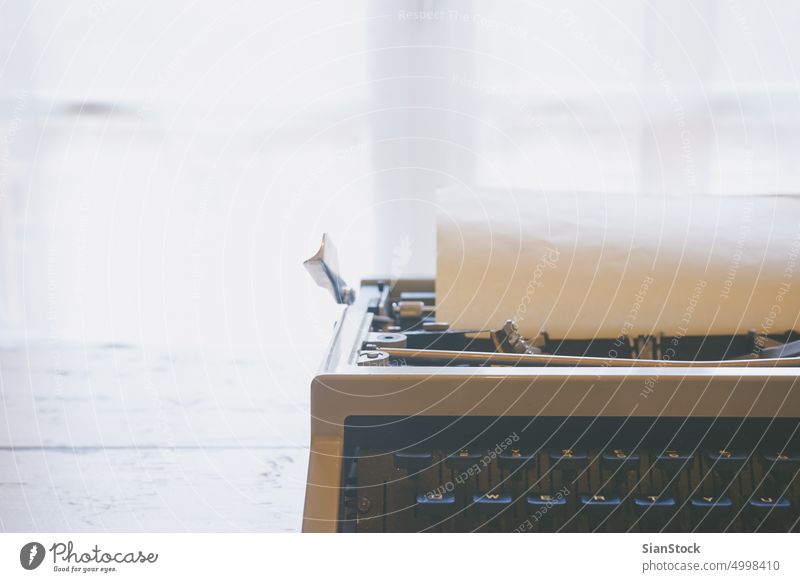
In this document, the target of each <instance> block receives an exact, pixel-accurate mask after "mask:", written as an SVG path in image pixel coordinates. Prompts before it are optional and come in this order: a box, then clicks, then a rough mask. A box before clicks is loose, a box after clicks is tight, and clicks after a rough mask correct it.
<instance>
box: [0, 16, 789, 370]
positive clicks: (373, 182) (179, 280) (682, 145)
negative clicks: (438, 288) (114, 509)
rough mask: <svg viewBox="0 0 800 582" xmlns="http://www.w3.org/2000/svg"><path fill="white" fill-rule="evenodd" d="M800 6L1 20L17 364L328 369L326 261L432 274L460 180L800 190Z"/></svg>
mask: <svg viewBox="0 0 800 582" xmlns="http://www.w3.org/2000/svg"><path fill="white" fill-rule="evenodd" d="M799 28H800V6H798V5H797V3H795V2H791V1H788V0H784V1H770V2H766V1H760V0H752V1H744V0H734V1H718V2H714V1H710V0H701V1H694V2H687V1H679V2H639V1H634V0H615V1H611V2H609V1H602V2H601V1H599V0H598V1H588V0H582V1H578V2H571V3H568V4H564V3H561V2H533V1H530V2H523V1H512V2H502V3H498V2H489V1H479V0H473V1H464V2H455V1H437V0H417V1H412V0H405V1H401V2H388V1H387V2H384V1H374V2H365V1H353V2H347V3H329V2H273V1H250V0H231V1H229V2H225V3H219V2H208V1H184V2H177V1H175V2H172V1H167V2H164V1H161V2H146V1H145V2H132V1H123V0H75V1H73V2H69V3H64V2H58V1H56V0H43V1H39V2H28V1H23V0H11V1H8V2H5V3H3V4H2V6H0V330H2V336H3V337H4V338H6V339H8V341H11V342H14V341H20V340H25V341H27V340H31V339H42V338H44V339H53V340H58V341H62V340H63V341H76V342H86V343H95V342H121V343H136V344H146V345H159V346H164V345H169V346H188V347H193V346H210V347H215V348H218V347H225V348H230V349H240V348H251V347H257V348H259V349H263V350H266V351H269V350H271V349H273V348H274V349H278V348H279V347H281V346H283V347H286V345H287V342H288V344H289V347H291V348H292V349H293V350H294V351H295V352H297V351H298V348H304V347H307V346H312V345H313V346H315V349H314V350H310V353H311V355H310V356H309V360H308V361H309V363H314V365H315V362H316V361H317V359H318V356H319V350H320V349H321V348H320V346H322V345H324V343H325V342H326V341H327V339H328V337H329V331H330V326H331V324H332V322H333V318H334V316H335V310H334V308H333V306H332V305H331V304H330V301H329V300H328V298H327V297H326V296H325V294H324V292H322V291H321V290H317V289H314V288H313V286H312V284H311V280H310V278H308V277H307V276H306V274H305V273H304V271H303V270H302V268H301V266H300V263H301V261H302V259H303V258H305V257H306V256H309V255H310V254H311V253H312V252H313V251H314V250H315V246H316V245H317V244H318V242H319V237H320V235H321V233H322V232H323V231H328V232H331V233H332V235H333V237H334V239H335V240H336V241H337V243H338V246H339V247H340V262H341V263H342V266H343V269H344V271H345V275H346V278H348V279H349V280H350V281H351V282H356V281H357V279H358V278H360V277H363V276H369V275H375V274H380V275H391V276H395V277H396V276H398V275H406V276H414V275H428V276H432V275H433V268H434V260H435V248H434V221H433V210H434V207H435V198H434V192H435V189H436V188H437V187H439V186H445V185H448V184H452V183H455V182H458V183H464V184H467V185H488V186H496V187H504V186H508V187H512V186H513V187H523V188H529V189H532V190H573V189H575V190H588V191H626V192H630V193H631V195H644V196H663V195H667V196H674V195H689V194H692V193H698V192H702V193H706V192H722V193H730V194H737V193H744V192H798V191H800V167H798V164H797V163H796V160H797V157H798V154H800V132H798V129H800V107H799V106H798V105H799V102H798V82H797V67H798V63H797V62H796V57H797V56H798V55H799V54H800V36H798V35H797V30H798V29H799Z"/></svg>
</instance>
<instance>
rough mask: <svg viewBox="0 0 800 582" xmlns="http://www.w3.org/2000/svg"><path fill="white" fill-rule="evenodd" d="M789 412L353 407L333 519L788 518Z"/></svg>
mask: <svg viewBox="0 0 800 582" xmlns="http://www.w3.org/2000/svg"><path fill="white" fill-rule="evenodd" d="M798 428H800V420H798V419H761V418H747V419H741V418H739V419H736V418H717V419H714V418H658V419H656V418H641V417H639V418H627V419H626V418H615V417H569V418H556V417H537V418H523V417H507V418H487V417H461V418H455V417H454V418H449V417H414V418H397V417H358V418H350V419H348V423H347V426H346V427H345V460H344V463H343V465H342V466H343V470H342V487H341V506H340V518H341V519H340V530H341V531H345V532H348V531H359V532H361V531H363V532H383V531H389V532H410V531H439V532H468V531H503V532H556V531H570V532H590V531H606V532H626V531H637V532H657V531H714V532H717V531H730V532H742V531H764V532H767V531H780V532H786V531H797V530H798V521H799V520H800V479H798V478H797V474H798V470H800V431H798Z"/></svg>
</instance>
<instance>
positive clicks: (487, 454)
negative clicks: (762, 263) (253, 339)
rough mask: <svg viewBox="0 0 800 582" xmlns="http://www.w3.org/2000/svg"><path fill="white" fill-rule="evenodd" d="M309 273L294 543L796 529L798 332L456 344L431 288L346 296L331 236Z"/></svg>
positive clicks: (422, 285) (465, 338) (515, 337)
mask: <svg viewBox="0 0 800 582" xmlns="http://www.w3.org/2000/svg"><path fill="white" fill-rule="evenodd" d="M305 264H306V267H307V268H308V270H309V271H310V272H311V274H312V275H313V276H314V278H315V279H316V281H317V282H318V283H319V284H321V285H323V286H325V287H327V288H328V289H329V290H330V291H331V292H332V293H333V296H334V297H335V299H336V301H337V302H339V303H341V304H342V312H341V318H340V320H339V321H338V324H337V326H336V328H335V333H334V337H333V340H332V343H331V345H330V349H329V351H328V353H327V357H326V359H325V361H324V363H323V366H322V370H321V372H320V373H319V374H318V375H317V376H316V377H315V378H314V380H313V382H312V385H311V454H310V464H309V471H308V484H307V489H306V499H305V511H304V518H303V531H307V532H471V531H480V532H560V531H565V532H629V531H630V532H661V531H665V532H670V531H672V532H688V531H715V532H723V531H725V532H762V531H778V532H786V531H795V530H797V529H798V520H799V519H800V480H798V478H797V473H798V469H800V431H798V429H799V428H800V391H798V390H797V389H796V388H795V383H796V379H797V370H798V368H797V366H798V365H800V358H798V357H797V356H798V355H800V340H799V339H798V338H800V336H798V334H797V333H796V332H794V331H787V332H785V333H782V334H780V335H769V336H759V335H757V334H755V333H751V334H746V335H740V336H713V337H690V336H687V337H683V338H681V341H680V342H672V341H671V338H670V337H665V336H656V337H621V338H605V339H593V340H587V341H579V340H559V338H552V337H548V335H547V334H546V333H541V334H540V335H539V336H538V337H536V338H523V337H520V335H519V333H518V332H517V328H516V326H515V325H514V322H508V323H507V324H506V325H505V326H504V327H503V328H502V329H497V330H463V329H451V328H450V327H449V326H448V325H447V323H445V322H441V321H438V320H437V319H436V293H435V289H434V284H433V282H432V281H421V280H399V281H395V282H391V283H390V282H388V281H380V280H375V281H364V282H362V284H361V286H360V288H359V289H358V290H357V291H355V290H353V289H351V288H348V287H347V286H346V285H345V284H344V282H343V281H342V280H341V278H340V277H339V275H338V270H337V267H336V261H335V253H334V250H333V247H332V246H331V243H330V241H329V240H327V239H325V238H323V244H322V248H321V249H320V251H319V252H318V253H317V254H316V255H315V256H314V257H312V258H311V259H309V260H308V261H306V263H305ZM667 346H675V347H672V348H670V354H669V359H668V358H667V357H666V355H665V354H666V350H667ZM609 354H613V355H614V357H609Z"/></svg>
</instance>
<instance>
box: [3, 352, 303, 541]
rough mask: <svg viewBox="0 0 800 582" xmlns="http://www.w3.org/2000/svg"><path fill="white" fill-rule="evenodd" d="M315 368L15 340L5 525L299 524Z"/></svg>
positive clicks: (173, 527) (179, 528) (7, 367)
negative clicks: (311, 371) (22, 344)
mask: <svg viewBox="0 0 800 582" xmlns="http://www.w3.org/2000/svg"><path fill="white" fill-rule="evenodd" d="M309 380H310V375H308V374H306V373H305V372H303V373H298V372H297V370H295V369H293V368H292V366H291V364H289V363H287V362H286V360H285V359H284V358H282V357H281V354H279V353H272V354H270V357H269V359H268V361H267V360H265V359H264V358H263V357H261V356H258V355H242V354H237V355H236V357H230V356H227V355H222V354H220V353H216V352H215V353H204V352H201V351H181V352H173V351H170V350H165V349H153V348H141V347H136V346H128V345H98V346H83V345H62V344H49V343H45V344H41V345H33V346H30V345H28V346H26V347H4V348H2V349H0V395H2V401H3V411H2V412H3V414H2V416H0V531H4V532H40V531H41V532H56V531H57V532H97V531H103V532H104V531H111V532H137V531H143V532H235V531H243V532H271V531H280V532H283V531H298V530H299V529H300V524H301V518H302V509H303V494H304V487H305V477H306V470H307V463H308V447H307V443H308V398H307V394H308V381H309Z"/></svg>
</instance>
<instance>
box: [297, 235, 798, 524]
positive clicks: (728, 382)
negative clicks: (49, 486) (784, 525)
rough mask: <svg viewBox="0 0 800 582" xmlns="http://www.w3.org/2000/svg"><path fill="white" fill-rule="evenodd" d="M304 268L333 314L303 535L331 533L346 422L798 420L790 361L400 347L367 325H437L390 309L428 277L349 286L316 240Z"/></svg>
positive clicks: (429, 288)
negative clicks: (390, 317)
mask: <svg viewBox="0 0 800 582" xmlns="http://www.w3.org/2000/svg"><path fill="white" fill-rule="evenodd" d="M305 265H306V267H307V268H308V270H309V272H310V273H311V274H312V276H313V277H314V279H315V280H316V281H317V283H318V284H320V285H322V286H324V287H327V288H328V289H329V290H330V291H331V292H332V294H333V296H334V298H335V299H336V301H337V302H339V303H341V304H342V305H343V309H342V312H341V317H340V319H339V321H338V322H337V324H336V327H335V331H334V335H333V339H332V341H331V343H330V346H329V349H328V351H327V354H326V356H325V359H324V362H323V363H322V366H321V369H320V372H319V373H318V374H317V375H316V377H315V378H314V379H313V381H312V383H311V452H310V460H309V469H308V482H307V487H306V496H305V509H304V515H303V531H304V532H335V531H337V520H338V519H339V518H340V516H339V515H338V513H339V506H340V485H341V473H342V462H343V447H344V430H345V424H346V420H347V419H348V418H349V417H357V416H365V417H370V416H396V417H411V416H445V417H447V416H484V417H485V416H490V417H505V416H622V417H628V416H653V417H663V416H675V417H688V416H712V417H726V416H730V417H747V416H760V417H789V416H793V417H797V416H800V392H798V391H797V390H794V386H795V382H796V379H797V370H796V369H795V368H794V366H797V365H798V358H796V357H782V358H779V359H778V358H766V359H765V358H761V359H739V360H723V361H706V362H693V361H659V360H655V359H644V358H639V359H635V360H632V359H624V360H623V359H611V358H588V357H569V356H555V355H551V356H547V355H541V354H537V353H536V351H535V350H516V352H515V351H514V350H511V353H496V352H492V353H489V352H469V351H463V352H460V353H454V352H449V351H436V350H419V349H415V350H411V349H404V348H403V347H398V346H401V345H402V344H401V343H399V342H398V340H399V339H400V337H401V336H402V333H396V332H395V333H393V332H386V333H381V332H375V331H374V330H373V329H374V328H373V320H374V319H375V318H376V317H380V318H387V314H388V313H389V312H390V311H393V312H394V313H395V314H397V312H398V311H400V310H402V309H405V310H409V311H411V312H413V311H415V310H416V311H417V312H424V313H425V315H426V316H427V317H428V318H429V319H430V325H429V327H430V328H432V329H441V328H442V327H443V326H444V324H436V323H435V305H433V304H426V303H425V302H424V301H422V302H419V301H411V302H407V303H410V305H399V302H400V299H399V298H400V297H401V295H403V294H406V295H408V294H412V295H413V294H423V295H424V294H427V296H429V297H430V296H432V293H433V291H434V288H433V287H434V283H433V281H430V280H428V281H425V280H399V281H396V282H394V284H393V285H392V286H391V287H390V286H389V285H388V284H387V283H384V282H381V281H363V282H362V284H361V287H360V288H359V289H358V291H354V290H352V289H350V288H348V287H347V286H346V285H345V284H344V283H343V281H342V280H341V279H340V277H339V275H338V273H337V267H336V260H335V253H334V250H333V247H332V245H331V243H330V241H329V240H328V239H327V238H326V237H323V244H322V247H321V248H320V250H319V252H318V253H317V254H316V255H315V256H314V257H312V258H311V259H309V260H308V261H306V263H305ZM437 325H438V326H439V327H438V328H437ZM399 336H400V337H399ZM523 342H524V340H523ZM787 345H788V344H787ZM782 355H784V356H785V355H786V353H784V354H782ZM790 355H794V354H790ZM472 363H474V364H475V365H471V364H472ZM431 364H433V365H431ZM455 364H458V365H455ZM465 364H466V365H465ZM653 385H657V389H655V390H650V389H649V388H648V387H652V386H653Z"/></svg>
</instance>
